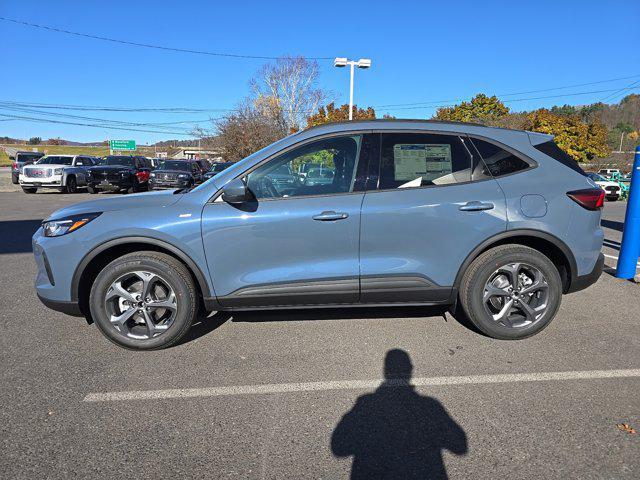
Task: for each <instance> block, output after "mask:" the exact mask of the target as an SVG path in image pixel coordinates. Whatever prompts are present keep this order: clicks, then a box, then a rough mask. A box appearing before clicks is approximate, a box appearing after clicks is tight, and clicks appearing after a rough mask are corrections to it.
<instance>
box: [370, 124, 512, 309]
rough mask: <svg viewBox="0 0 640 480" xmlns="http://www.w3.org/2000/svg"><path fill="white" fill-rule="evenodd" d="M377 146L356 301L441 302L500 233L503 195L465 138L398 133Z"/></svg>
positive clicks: (383, 136)
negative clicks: (468, 261)
mask: <svg viewBox="0 0 640 480" xmlns="http://www.w3.org/2000/svg"><path fill="white" fill-rule="evenodd" d="M380 142H381V147H380V148H381V154H380V162H379V165H378V168H377V171H376V170H375V169H374V170H373V171H372V172H371V174H370V177H371V178H373V179H375V181H374V185H372V186H370V187H369V188H368V191H367V193H366V195H365V198H364V201H363V206H362V215H361V222H362V226H361V241H360V269H361V301H362V302H364V303H394V302H402V303H412V302H446V301H447V300H448V299H449V298H450V294H451V292H452V286H453V285H454V281H455V277H456V275H457V273H458V269H459V268H460V266H461V264H462V262H463V261H464V260H465V258H466V257H467V255H468V254H469V253H470V252H471V251H472V250H473V249H474V248H475V247H476V246H477V245H479V244H480V243H481V242H482V241H483V240H484V239H486V238H488V237H490V236H492V235H494V234H497V233H499V232H501V231H504V230H505V228H506V214H505V198H504V194H503V193H502V190H501V189H500V187H499V185H498V183H497V182H496V181H495V180H494V179H493V178H492V177H491V176H490V174H489V173H487V172H485V174H483V173H482V172H483V171H485V170H486V169H485V168H484V165H483V163H482V160H481V159H480V158H479V156H478V155H477V154H476V155H475V156H474V155H472V153H471V150H470V148H468V147H469V145H468V139H464V138H462V137H459V136H458V135H452V134H433V133H415V132H407V133H404V132H399V133H382V134H381V136H380ZM376 176H377V177H378V178H375V177H376Z"/></svg>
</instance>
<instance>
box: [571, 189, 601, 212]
mask: <svg viewBox="0 0 640 480" xmlns="http://www.w3.org/2000/svg"><path fill="white" fill-rule="evenodd" d="M567 196H568V197H569V198H570V199H571V200H573V201H574V202H576V203H577V204H578V205H580V206H581V207H583V208H586V209H587V210H599V209H601V208H602V207H604V190H602V189H601V188H585V189H584V190H574V191H573V192H567Z"/></svg>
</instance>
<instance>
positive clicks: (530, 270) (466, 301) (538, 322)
mask: <svg viewBox="0 0 640 480" xmlns="http://www.w3.org/2000/svg"><path fill="white" fill-rule="evenodd" d="M561 298H562V281H561V279H560V274H559V273H558V270H557V268H556V267H555V265H554V264H553V262H551V260H549V258H547V257H546V256H545V255H543V254H542V253H541V252H539V251H537V250H534V249H533V248H529V247H525V246H523V245H500V246H498V247H495V248H492V249H491V250H488V251H486V252H484V253H483V254H482V255H480V256H479V257H478V258H476V259H475V260H474V261H473V262H472V263H471V265H470V266H469V268H468V269H467V271H466V273H465V275H464V277H463V279H462V282H461V285H460V303H461V306H462V309H463V310H464V313H466V315H467V317H468V318H469V320H471V322H472V323H473V324H474V325H475V326H476V327H477V328H478V329H479V330H480V331H482V332H483V333H485V334H486V335H488V336H490V337H493V338H498V339H503V340H518V339H522V338H527V337H530V336H531V335H535V334H536V333H538V332H540V331H541V330H542V329H544V328H545V327H546V326H547V325H548V324H549V323H550V322H551V320H552V319H553V317H554V316H555V315H556V312H557V311H558V308H559V307H560V301H561Z"/></svg>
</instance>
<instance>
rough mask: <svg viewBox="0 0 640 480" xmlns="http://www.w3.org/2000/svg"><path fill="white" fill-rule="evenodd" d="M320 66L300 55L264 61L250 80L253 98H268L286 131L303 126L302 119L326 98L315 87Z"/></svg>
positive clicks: (304, 119) (304, 120)
mask: <svg viewBox="0 0 640 480" xmlns="http://www.w3.org/2000/svg"><path fill="white" fill-rule="evenodd" d="M319 75H320V69H319V67H318V63H317V62H316V61H309V60H307V59H305V58H304V57H282V58H279V59H277V60H276V61H275V63H270V64H266V65H264V66H263V67H262V68H261V69H260V70H259V71H258V73H257V74H256V76H255V77H254V78H253V79H252V80H251V81H250V83H249V85H250V87H251V91H252V94H253V95H254V97H255V98H256V99H257V100H260V99H272V100H268V101H269V102H273V101H275V102H276V104H277V107H278V108H279V109H280V111H281V113H282V118H283V120H284V123H285V125H286V128H287V130H288V131H289V132H294V131H297V130H300V129H301V128H303V127H304V126H305V124H306V119H307V117H308V116H309V115H311V114H312V113H314V112H315V111H316V110H317V109H318V107H319V106H320V105H321V104H323V103H324V101H325V100H326V94H325V92H324V91H323V90H322V89H320V88H318V86H317V83H318V77H319Z"/></svg>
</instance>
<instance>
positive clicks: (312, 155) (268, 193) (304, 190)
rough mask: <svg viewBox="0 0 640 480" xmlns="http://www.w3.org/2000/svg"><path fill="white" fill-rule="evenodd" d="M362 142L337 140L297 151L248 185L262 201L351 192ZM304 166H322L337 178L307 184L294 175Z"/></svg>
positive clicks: (256, 174)
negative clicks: (309, 164)
mask: <svg viewBox="0 0 640 480" xmlns="http://www.w3.org/2000/svg"><path fill="white" fill-rule="evenodd" d="M360 140H361V137H360V136H359V135H356V136H350V137H334V138H326V139H323V140H318V141H315V142H312V143H308V144H306V145H303V146H302V147H298V148H294V149H293V150H291V151H289V152H287V153H285V154H283V155H280V156H278V157H276V158H274V159H273V160H271V161H269V162H267V163H266V164H264V165H261V166H260V167H258V168H257V169H255V170H254V171H253V172H251V173H250V174H249V175H248V177H247V185H248V186H249V189H250V190H251V191H252V192H253V194H254V195H255V196H256V198H259V199H260V198H285V197H300V196H305V195H328V194H336V193H347V192H351V191H352V190H353V183H354V180H355V172H356V164H357V163H358V162H357V160H358V154H359V150H360ZM305 163H314V164H316V165H322V166H323V167H324V168H327V169H331V170H333V171H334V172H335V174H334V175H333V177H332V178H331V179H330V181H323V182H310V183H305V181H304V179H303V178H302V177H301V176H300V175H298V174H297V173H294V172H298V171H299V168H300V166H301V165H303V164H305Z"/></svg>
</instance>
